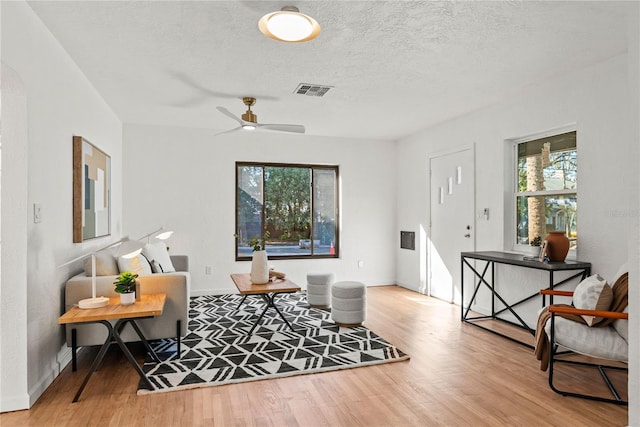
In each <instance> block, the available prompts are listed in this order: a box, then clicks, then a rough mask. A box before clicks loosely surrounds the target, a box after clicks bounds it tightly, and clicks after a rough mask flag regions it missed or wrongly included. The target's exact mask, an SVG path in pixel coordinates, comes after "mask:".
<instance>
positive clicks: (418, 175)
mask: <svg viewBox="0 0 640 427" xmlns="http://www.w3.org/2000/svg"><path fill="white" fill-rule="evenodd" d="M636 22H637V21H636ZM635 28H636V30H637V24H636V27H635ZM635 47H636V48H637V41H636V43H635ZM630 58H632V59H629V58H628V57H627V55H621V56H618V57H615V58H611V59H609V60H606V61H604V62H602V63H599V64H596V65H594V66H591V67H589V68H586V69H583V70H581V71H578V72H576V73H573V74H570V75H566V76H562V77H558V78H557V79H555V80H553V81H548V82H545V83H543V84H540V85H537V86H535V87H531V88H529V90H528V91H526V92H524V93H520V94H518V95H517V96H516V97H514V98H513V99H510V100H505V101H503V102H501V103H500V104H498V105H495V106H493V107H490V108H486V109H483V110H481V111H477V112H474V113H470V114H468V115H465V116H463V117H459V118H457V119H454V120H451V121H449V122H446V123H442V124H440V125H438V126H434V127H433V128H430V129H427V130H424V131H422V132H419V133H418V134H416V135H413V136H411V137H409V138H406V139H404V140H402V141H400V142H399V143H398V154H397V159H398V167H397V171H398V188H399V192H398V205H399V209H398V226H399V227H400V228H403V229H409V230H416V231H418V230H419V228H420V227H424V229H426V230H428V228H427V225H428V223H429V218H428V208H427V207H428V199H427V195H428V182H427V176H426V171H427V164H426V159H427V156H428V155H429V154H430V153H434V152H439V151H443V150H445V149H447V148H448V147H456V146H460V145H465V144H471V143H475V144H476V156H477V157H476V206H477V207H478V209H480V208H484V207H488V208H490V209H491V212H492V215H491V217H490V219H489V220H488V221H477V222H476V250H511V249H512V248H510V247H504V229H505V222H507V218H505V214H504V209H503V198H504V197H505V192H508V191H509V189H508V188H507V186H506V185H505V179H504V177H505V176H506V173H507V171H506V170H505V167H504V162H503V158H504V152H505V151H504V150H505V142H504V141H505V140H507V139H511V138H517V137H521V136H525V135H529V134H534V133H537V132H541V131H545V130H548V129H553V128H556V127H558V126H562V125H565V124H569V123H575V125H576V127H577V132H578V153H579V154H578V155H579V157H578V159H579V177H578V179H579V184H578V191H579V193H578V200H579V214H578V230H579V249H578V259H580V260H584V261H589V262H591V263H592V271H593V272H597V273H599V274H601V275H602V276H603V277H605V278H611V277H612V276H613V275H614V273H615V272H616V270H617V269H618V267H619V266H620V265H621V264H622V263H624V262H627V261H629V263H630V266H631V272H630V278H631V281H632V284H631V286H630V288H631V289H634V290H635V289H636V288H637V284H638V275H637V265H638V255H637V251H633V252H635V253H633V252H632V251H630V248H631V247H632V246H635V247H637V233H633V232H632V233H630V231H631V230H637V227H638V216H639V215H638V198H637V194H638V187H639V185H638V164H639V162H638V145H639V144H638V136H637V129H636V131H635V135H634V136H633V137H630V132H629V124H630V123H634V124H637V117H638V111H637V110H638V109H637V100H635V110H634V109H633V108H631V109H630V106H631V105H632V104H633V102H632V99H635V97H637V96H638V90H637V78H638V77H637V69H638V67H637V61H638V57H637V53H635V54H634V55H631V56H630ZM631 63H634V65H633V66H630V64H631ZM634 70H635V71H634ZM630 72H632V73H633V72H635V74H631V75H630V74H629V73H630ZM633 76H635V77H633ZM630 78H631V79H635V81H636V82H635V90H630V87H629V81H630ZM631 88H634V86H633V85H631ZM630 111H631V112H635V115H634V116H632V115H630V114H629V113H630ZM421 244H424V243H423V242H420V243H418V242H416V246H417V247H420V246H421ZM421 256H426V254H420V253H418V252H417V251H416V253H408V252H406V251H400V250H398V251H397V253H396V259H397V267H396V268H397V271H398V272H399V274H398V278H399V283H400V284H402V285H403V286H406V287H408V288H411V289H419V287H420V282H421V275H420V257H421ZM400 272H402V273H400ZM518 273H519V274H520V277H519V280H517V281H516V282H517V283H518V284H519V285H521V284H522V283H523V279H524V281H527V282H528V285H529V286H530V287H531V290H532V291H533V292H535V290H536V288H537V289H539V288H540V287H541V286H540V283H541V282H542V283H543V284H546V281H547V280H548V279H547V278H546V276H545V277H542V276H540V274H539V273H538V272H528V271H527V270H524V271H522V269H520V271H519V272H518ZM634 273H635V274H634ZM498 275H499V276H500V277H499V278H498V281H500V279H501V278H503V279H505V278H509V277H513V275H514V272H513V271H509V269H501V270H500V271H499V272H498ZM527 279H528V280H527ZM506 282H507V280H505V283H506ZM516 282H514V281H511V282H510V283H516ZM533 292H532V293H533ZM634 292H636V296H635V297H634V294H633V293H630V297H631V298H630V301H631V302H630V311H631V312H632V313H637V312H638V309H639V308H640V307H639V306H638V305H639V303H638V298H637V291H634ZM632 316H633V314H632ZM633 324H634V322H633V321H632V325H633ZM632 336H633V337H636V339H632V343H631V350H630V360H633V361H635V360H636V359H637V354H638V346H637V341H638V340H637V337H638V336H639V335H638V330H637V329H636V330H635V333H632ZM634 354H635V355H636V356H635V357H634V356H633V355H634ZM634 368H635V369H636V372H637V369H638V367H637V364H635V366H632V374H633V369H634ZM630 378H632V380H631V382H630V386H632V387H630V388H633V386H634V385H635V386H636V387H637V378H635V379H633V376H630ZM631 398H632V403H631V412H630V414H632V415H633V416H634V417H635V418H634V419H631V418H630V420H632V421H633V423H632V425H638V420H637V415H638V412H637V409H634V408H637V406H638V395H637V390H635V389H634V390H632V391H631Z"/></svg>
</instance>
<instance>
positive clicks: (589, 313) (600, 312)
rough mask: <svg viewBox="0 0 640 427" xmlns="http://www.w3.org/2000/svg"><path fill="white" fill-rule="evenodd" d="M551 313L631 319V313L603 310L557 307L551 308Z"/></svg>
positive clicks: (552, 306)
mask: <svg viewBox="0 0 640 427" xmlns="http://www.w3.org/2000/svg"><path fill="white" fill-rule="evenodd" d="M549 312H550V313H552V314H553V313H558V314H575V315H577V316H595V317H605V318H608V319H629V313H620V312H617V311H603V310H584V309H581V308H574V307H558V306H555V305H550V306H549Z"/></svg>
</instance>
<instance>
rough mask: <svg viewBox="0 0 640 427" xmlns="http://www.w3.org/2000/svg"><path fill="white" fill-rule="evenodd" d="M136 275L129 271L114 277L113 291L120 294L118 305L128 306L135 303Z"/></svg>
mask: <svg viewBox="0 0 640 427" xmlns="http://www.w3.org/2000/svg"><path fill="white" fill-rule="evenodd" d="M137 278H138V274H137V273H133V272H131V271H123V272H122V273H120V275H118V277H116V280H115V281H114V282H113V284H114V285H115V288H114V290H115V291H116V293H119V294H120V304H122V305H130V304H133V303H134V302H135V301H136V293H135V292H136V279H137Z"/></svg>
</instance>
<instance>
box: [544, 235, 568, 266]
mask: <svg viewBox="0 0 640 427" xmlns="http://www.w3.org/2000/svg"><path fill="white" fill-rule="evenodd" d="M545 240H546V241H547V256H548V257H549V261H555V262H562V261H564V259H565V258H566V257H567V254H568V253H569V239H568V238H567V236H566V235H565V234H564V231H550V232H549V234H548V235H547V237H545Z"/></svg>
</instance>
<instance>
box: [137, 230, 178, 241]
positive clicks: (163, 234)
mask: <svg viewBox="0 0 640 427" xmlns="http://www.w3.org/2000/svg"><path fill="white" fill-rule="evenodd" d="M172 234H173V231H172V230H167V229H166V228H164V227H160V228H158V229H157V230H153V231H152V232H151V233H147V234H145V235H144V236H142V237H140V238H138V240H142V239H147V243H149V241H150V240H151V238H152V237H155V238H156V239H160V240H167V239H168V238H169V237H171V235H172Z"/></svg>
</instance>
